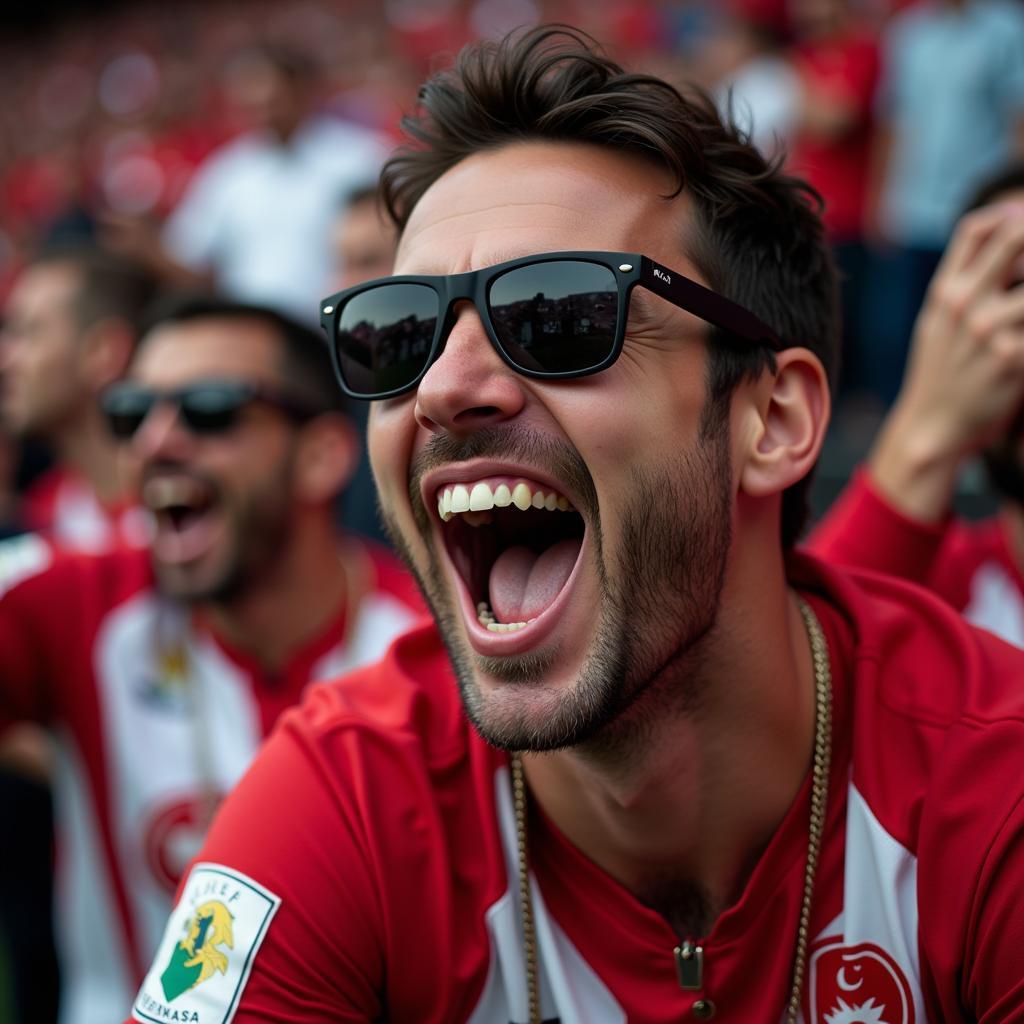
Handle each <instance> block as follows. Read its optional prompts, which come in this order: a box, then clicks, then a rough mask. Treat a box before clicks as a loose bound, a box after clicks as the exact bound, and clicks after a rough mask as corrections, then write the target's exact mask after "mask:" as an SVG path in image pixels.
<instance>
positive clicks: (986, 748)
mask: <svg viewBox="0 0 1024 1024" xmlns="http://www.w3.org/2000/svg"><path fill="white" fill-rule="evenodd" d="M966 730H970V731H975V735H974V736H972V737H971V738H970V740H969V741H968V742H967V743H959V744H957V746H956V749H955V750H951V751H950V752H949V753H948V756H945V757H944V758H943V764H942V766H941V767H940V768H939V770H938V772H937V773H936V775H937V778H936V787H937V791H939V792H941V793H942V798H941V800H937V801H934V802H933V804H934V806H935V807H936V810H935V811H934V812H926V813H925V815H924V817H923V818H922V822H921V830H922V846H923V847H924V846H927V847H929V848H930V849H931V850H932V851H934V854H933V855H932V856H930V857H927V858H925V857H922V860H921V862H920V873H919V878H918V890H919V899H918V902H919V905H920V907H921V941H922V944H923V946H924V949H923V953H924V955H923V956H922V962H923V963H924V964H926V965H927V969H926V974H925V977H924V978H923V979H922V980H923V982H924V984H925V990H926V992H929V990H930V995H931V1001H932V1005H933V1008H934V1009H935V1010H936V1013H935V1019H940V1020H972V1021H977V1022H978V1024H997V1022H998V1024H1020V1022H1024V915H1022V914H1021V912H1020V894H1021V891H1022V890H1024V789H1022V787H1021V785H1020V782H1019V780H1020V779H1021V777H1022V776H1021V772H1020V750H1021V746H1022V741H1024V726H1022V723H1020V722H1017V721H1007V722H1003V723H1001V724H1000V725H999V726H998V727H995V728H992V727H990V728H987V729H984V730H982V729H977V730H973V729H972V726H970V725H968V726H967V727H966ZM1008 768H1009V770H1007V769H1008Z"/></svg>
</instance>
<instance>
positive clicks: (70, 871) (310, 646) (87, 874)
mask: <svg viewBox="0 0 1024 1024" xmlns="http://www.w3.org/2000/svg"><path fill="white" fill-rule="evenodd" d="M330 370H331V368H330V360H329V359H328V357H327V353H326V351H325V349H324V346H323V342H322V340H321V339H320V338H318V337H317V336H316V335H315V334H313V333H312V332H311V331H308V330H307V329H306V328H304V327H301V326H299V325H298V324H295V323H292V322H291V321H289V320H287V319H286V318H285V317H283V316H280V315H278V314H277V313H274V312H271V311H270V310H267V309H264V308H262V307H255V306H244V305H238V304H237V303H230V302H221V301H219V300H216V299H207V298H203V299H197V300H189V301H185V302H183V303H179V304H177V305H176V306H175V307H174V308H168V309H166V310H165V311H164V313H163V314H162V315H161V317H160V318H159V320H158V322H157V323H156V325H155V326H154V327H153V328H152V329H151V330H149V331H148V332H147V333H146V335H145V336H144V337H143V338H142V339H141V341H140V343H139V347H138V349H137V350H136V353H135V356H134V358H133V360H132V362H131V364H130V367H129V370H128V374H127V377H126V378H125V379H123V380H122V381H120V382H118V383H116V384H113V385H112V386H111V387H110V388H108V389H107V390H106V391H105V392H104V393H103V396H102V406H103V410H104V413H105V415H106V418H107V421H108V425H109V427H110V428H112V431H113V433H114V435H115V436H116V437H117V438H119V439H120V440H121V441H122V442H123V443H124V445H125V447H126V448H127V449H128V452H129V454H130V455H131V456H132V458H133V461H134V462H135V464H136V466H137V468H138V471H139V487H138V493H139V494H140V497H141V501H142V503H143V505H144V507H145V508H146V509H147V510H148V511H149V513H150V514H151V515H152V519H153V524H154V525H153V531H152V534H153V535H152V541H151V544H150V545H149V546H148V549H141V548H129V547H121V548H117V549H114V550H112V551H110V552H106V553H104V554H102V555H96V556H84V555H76V556H72V555H67V554H65V555H61V554H59V553H58V552H56V551H55V550H54V548H53V547H52V545H51V544H50V543H49V542H48V541H46V540H43V539H42V538H40V537H39V536H37V535H26V536H25V537H23V538H18V539H15V540H13V541H8V542H7V544H6V545H4V546H3V547H2V548H0V565H2V566H3V570H4V572H3V593H2V595H0V726H2V725H3V724H4V723H5V719H6V720H12V719H13V720H28V721H33V722H37V723H39V724H42V725H46V726H50V727H52V728H53V729H54V730H55V732H56V734H57V736H58V737H59V739H60V741H61V742H60V745H59V746H60V757H59V759H58V768H57V772H56V774H55V778H54V795H55V805H56V810H57V823H56V824H57V832H58V834H57V845H58V850H57V853H58V856H57V869H58V876H57V886H56V918H57V931H58V952H59V954H60V960H61V974H62V991H61V1020H62V1021H64V1022H67V1024H94V1022H98V1021H110V1020H116V1019H117V1017H118V1015H119V1014H120V1013H122V1012H123V1007H124V1005H125V1004H126V1003H127V1002H128V1001H129V1000H130V999H131V994H132V992H133V991H134V990H135V989H136V988H137V986H138V984H139V982H140V979H141V977H142V975H143V973H144V970H145V967H146V965H147V964H148V962H149V959H150V957H151V956H152V955H153V951H154V949H155V948H156V945H157V941H158V940H159V937H160V934H161V930H162V927H163V924H164V921H165V920H166V917H167V913H168V909H169V907H170V905H171V901H172V898H173V895H174V891H175V888H176V886H177V884H178V882H179V880H180V875H181V871H182V869H183V868H184V867H185V866H186V865H187V863H188V861H189V859H190V857H191V855H192V854H193V853H194V852H195V850H196V849H197V848H198V844H199V843H200V841H201V840H202V837H203V834H204V832H205V829H206V826H207V825H208V823H209V820H210V817H211V815H212V813H213V809H214V807H215V806H216V804H217V802H218V801H219V799H220V798H221V796H222V795H223V794H224V793H225V792H227V790H228V789H230V787H231V786H232V784H233V783H234V782H235V781H236V779H237V778H238V777H239V776H240V775H241V774H242V772H243V771H244V770H245V768H246V767H247V766H248V764H249V762H250V760H251V759H252V757H253V755H254V754H255V752H256V750H257V748H258V746H259V744H260V742H261V740H262V738H263V736H264V735H265V733H266V732H267V731H268V730H269V729H270V727H271V726H272V724H273V723H274V721H275V719H276V718H277V716H278V715H279V714H280V713H281V711H282V710H283V709H285V708H286V707H288V706H289V705H290V704H293V703H296V702H297V701H298V699H299V697H300V695H301V694H302V693H303V691H304V690H305V688H306V686H307V684H309V683H310V682H311V681H313V680H315V679H317V678H319V677H322V676H327V675H336V674H337V673H338V672H339V671H344V670H346V669H348V668H350V667H353V666H355V665H357V664H359V663H361V662H366V661H370V660H374V659H376V658H377V657H379V656H380V654H381V653H383V651H384V650H385V648H386V647H387V645H388V643H389V642H390V640H391V638H392V637H393V636H394V634H395V633H396V632H399V631H401V630H402V629H405V628H406V627H407V626H408V625H409V624H410V623H411V622H412V621H413V619H414V617H415V609H416V602H415V600H414V596H415V595H414V593H413V591H414V588H413V587H412V585H411V582H410V583H409V584H406V583H405V580H406V577H405V574H404V573H402V572H401V571H400V570H399V568H398V566H397V565H396V564H395V563H394V560H393V559H392V558H391V557H390V555H388V554H387V553H386V552H383V551H381V550H378V549H376V548H372V547H370V546H368V545H365V544H363V543H361V542H356V541H355V540H354V539H353V538H351V537H339V536H338V533H337V530H336V529H335V519H334V504H335V499H336V497H337V495H338V493H339V492H340V491H341V489H342V488H343V487H344V485H345V482H346V481H347V479H348V477H349V474H350V473H351V470H352V467H353V464H354V461H355V459H356V458H357V454H356V453H357V446H356V441H355V434H354V430H353V428H352V427H351V425H350V424H349V422H348V420H347V418H346V417H345V415H344V414H343V403H342V402H339V400H338V399H339V398H340V397H341V396H340V394H339V393H338V392H337V390H336V389H335V388H334V387H333V385H332V384H331V380H330ZM17 938H18V936H17V933H15V934H14V935H13V936H12V941H17Z"/></svg>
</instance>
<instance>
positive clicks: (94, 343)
mask: <svg viewBox="0 0 1024 1024" xmlns="http://www.w3.org/2000/svg"><path fill="white" fill-rule="evenodd" d="M134 347H135V332H134V330H133V329H132V327H131V325H130V324H128V323H127V322H126V321H124V320H121V319H119V318H118V317H105V318H104V319H102V320H98V321H97V322H96V323H94V324H93V325H92V326H91V327H90V328H89V329H88V330H87V331H86V332H85V333H84V334H83V335H82V338H81V345H80V349H79V351H80V352H81V356H80V366H81V368H82V374H83V376H84V378H85V379H86V380H87V381H88V382H89V385H90V387H91V388H92V390H93V391H94V392H96V391H101V390H102V389H103V388H105V387H106V386H107V385H108V384H110V383H111V382H112V381H115V380H117V379H118V378H120V377H123V376H124V374H125V371H126V370H127V369H128V363H129V362H130V361H131V357H132V350H133V348H134Z"/></svg>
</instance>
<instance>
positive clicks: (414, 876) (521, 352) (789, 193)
mask: <svg viewBox="0 0 1024 1024" xmlns="http://www.w3.org/2000/svg"><path fill="white" fill-rule="evenodd" d="M421 106H422V109H421V112H420V115H419V117H418V118H417V119H415V120H413V121H412V122H411V123H410V125H409V128H410V130H411V132H412V135H413V138H414V139H415V143H416V144H415V146H414V147H412V148H411V149H409V150H408V151H407V152H406V153H404V155H399V156H398V157H396V158H395V159H393V160H392V161H391V163H390V165H389V167H388V168H387V169H386V171H385V176H384V187H385V191H386V195H387V197H388V200H389V203H390V207H391V209H392V211H393V213H394V215H395V218H396V220H397V222H398V224H399V226H400V229H401V241H400V244H399V251H398V255H397V259H396V270H397V272H398V274H399V276H397V277H393V278H385V279H379V280H377V281H375V282H372V283H369V284H366V285H362V286H359V287H356V288H355V289H350V290H347V291H345V292H341V293H339V294H337V295H334V296H332V297H331V298H329V299H327V300H325V301H324V303H323V304H322V306H321V314H322V318H323V323H324V326H325V327H326V329H327V333H328V337H329V339H330V342H331V345H332V350H333V354H334V359H335V365H336V369H337V372H338V375H339V378H340V380H341V382H342V385H343V387H344V389H345V390H346V391H347V392H348V393H349V394H351V395H355V396H358V397H361V398H365V399H374V400H376V402H375V405H374V406H373V412H372V415H371V422H370V451H371V457H372V460H373V465H374V471H375V475H376V479H377V483H378V487H379V490H380V500H381V504H382V507H383V509H384V512H385V514H386V517H387V519H388V522H389V524H390V529H391V532H392V534H393V535H394V537H395V539H396V541H398V542H399V544H400V546H401V548H402V549H403V551H404V554H405V558H406V560H407V561H408V563H409V564H410V566H412V568H413V569H414V570H415V572H416V574H417V576H418V577H419V581H420V584H421V586H422V589H423V591H424V593H425V594H426V595H427V597H428V599H429V601H430V604H431V606H432V609H433V613H434V619H435V623H434V624H431V625H430V626H429V627H427V628H421V629H419V630H417V631H414V632H411V633H409V634H407V635H406V636H404V637H403V638H402V639H401V640H399V641H398V642H397V643H396V644H395V645H394V646H393V647H392V648H391V650H390V652H389V654H388V655H387V656H386V658H385V659H384V660H383V661H382V662H381V663H379V664H378V665H377V666H375V667H373V668H370V669H367V670H365V671H363V672H362V673H360V674H358V675H356V676H353V677H349V678H348V679H346V680H344V681H342V682H341V683H339V684H337V685H334V686H330V687H323V688H319V689H318V690H317V692H316V693H315V694H314V695H313V696H312V697H311V699H310V700H309V701H308V702H307V703H306V704H305V706H304V707H303V708H302V709H301V710H299V711H297V712H293V713H291V714H290V715H289V716H288V717H287V719H285V720H284V721H283V722H282V725H281V727H280V728H279V729H278V730H277V731H276V733H275V735H274V736H273V737H272V738H271V740H270V741H269V743H268V745H267V746H266V747H265V748H264V750H263V751H262V752H261V754H260V756H259V757H258V758H257V760H256V762H255V764H254V766H253V768H252V769H251V770H250V772H249V773H248V774H247V776H246V777H245V779H244V780H242V782H241V783H240V785H239V787H238V788H237V789H236V790H235V791H234V793H233V794H232V795H231V797H230V798H229V799H228V801H227V802H226V804H225V805H224V806H223V808H222V810H221V813H220V815H219V817H218V819H217V821H216V822H215V824H214V826H213V828H212V830H211V833H210V836H209V838H208V841H207V843H206V846H205V848H204V850H203V852H202V854H201V855H200V858H199V860H198V861H197V862H196V863H195V864H194V865H193V867H192V870H191V872H190V874H189V875H188V876H187V878H186V880H185V882H184V883H183V885H182V887H181V889H180V891H179V899H178V905H177V907H176V909H175V911H174V913H173V915H172V918H171V920H170V923H169V924H168V927H167V930H166V932H165V934H164V939H163V942H162V944H161V946H160V949H159V951H158V953H157V956H156V958H155V960H154V963H153V966H152V967H151V969H150V973H149V974H148V975H147V978H146V981H145V982H144V984H143V987H142V989H141V991H140V993H139V995H138V997H137V998H136V1001H135V1004H134V1009H133V1016H134V1018H135V1019H136V1020H139V1021H164V1020H167V1019H170V1018H171V1016H172V1015H174V1014H178V1019H179V1020H182V1019H195V1020H201V1021H202V1022H203V1024H207V1022H210V1021H218V1022H222V1021H228V1020H230V1019H234V1020H235V1021H247V1022H248V1021H264V1020H277V1021H300V1020H301V1021H304V1022H308V1021H324V1022H326V1021H340V1020H344V1021H377V1020H382V1019H387V1020H396V1021H398V1020H401V1021H410V1020H415V1021H436V1022H446V1024H450V1022H453V1021H472V1022H502V1024H507V1022H509V1021H516V1022H519V1024H522V1022H525V1021H531V1022H539V1021H542V1020H546V1021H551V1020H561V1021H563V1022H567V1021H581V1022H582V1021H585V1022H602V1024H605V1022H615V1021H626V1020H629V1021H631V1022H636V1021H680V1020H689V1019H696V1020H708V1019H711V1018H719V1019H721V1020H724V1021H744V1022H769V1024H778V1022H780V1021H796V1020H800V1019H803V1020H804V1021H814V1022H815V1024H822V1022H824V1021H830V1022H835V1021H839V1020H854V1019H857V1020H878V1021H883V1020H884V1021H886V1022H897V1021H898V1022H901V1024H907V1022H910V1021H923V1020H926V1019H927V1020H932V1021H939V1020H943V1021H968V1020H970V1021H982V1020H984V1021H995V1020H999V1021H1008V1020H1020V1019H1024V988H1022V983H1021V978H1022V977H1024V920H1022V917H1021V915H1020V914H1019V913H1018V912H1017V904H1018V900H1019V892H1020V887H1021V883H1022V880H1024V861H1022V858H1021V855H1020V850H1019V847H1020V835H1021V827H1022V824H1024V805H1022V800H1021V797H1022V795H1024V782H1022V781H1021V772H1020V750H1021V744H1022V741H1024V716H1022V712H1024V692H1022V688H1021V686H1020V680H1021V678H1022V676H1024V660H1022V656H1021V654H1020V652H1019V651H1016V650H1015V649H1013V648H1010V647H1009V646H1007V645H1004V644H1003V643H1002V642H1000V641H998V640H996V639H995V638H993V637H991V636H989V635H987V634H984V633H981V632H976V631H974V630H973V629H972V628H971V627H969V626H968V625H966V624H965V623H964V622H963V621H962V620H961V619H960V618H959V617H958V616H957V615H956V613H955V612H954V611H953V610H952V609H951V608H949V606H947V605H945V604H943V603H941V602H940V601H938V600H937V599H935V598H934V597H932V596H931V595H930V594H928V593H926V592H925V591H922V590H918V589H915V588H913V587H912V586H911V585H908V584H905V583H902V582H899V581H895V580H890V579H888V578H886V577H882V576H865V577H864V578H857V577H853V576H849V575H845V574H842V573H839V572H836V571H832V570H831V569H829V568H827V567H825V566H823V565H821V564H819V563H818V562H815V561H813V560H811V559H810V558H806V557H805V558H800V557H793V556H792V555H791V554H790V548H791V546H792V543H793V540H794V538H795V537H796V535H797V533H798V531H799V529H800V526H801V519H802V507H803V492H804V489H805V487H806V479H807V475H808V473H809V472H810V471H811V469H812V467H813V465H814V461H815V458H816V456H817V453H818V450H819V448H820V445H821V439H822V435H823V432H824V430H825V426H826V423H827V421H828V415H829V394H828V368H829V367H830V366H831V364H832V361H833V352H834V347H835V336H836V316H835V309H834V301H833V292H834V287H833V286H834V279H833V273H832V270H831V267H830V264H829V260H828V257H827V255H826V248H825V245H824V243H823V240H822V234H821V227H820V223H819V220H818V218H817V216H816V214H815V213H814V212H813V211H812V209H811V207H810V205H809V203H808V200H807V194H806V190H805V189H804V188H803V187H802V186H801V185H800V183H798V182H796V181H794V180H792V179H789V178H787V177H785V176H784V175H782V174H781V173H780V172H779V171H778V169H777V168H776V167H773V166H769V165H766V163H765V161H764V160H763V158H762V157H760V156H759V155H758V153H757V152H756V151H755V150H754V149H753V148H752V147H751V146H749V145H748V144H747V143H746V142H745V141H744V140H743V139H742V138H741V137H739V136H737V134H736V133H735V132H734V131H732V130H731V129H730V128H728V127H727V126H723V125H722V124H721V122H720V121H719V119H718V117H717V115H716V114H715V113H714V111H713V109H712V107H711V106H710V105H709V104H708V103H707V102H706V101H705V100H703V99H702V98H699V97H698V98H686V97H684V96H682V95H680V94H679V93H678V92H677V91H676V90H675V89H673V88H671V87H670V86H668V85H667V84H665V83H663V82H661V81H659V80H657V79H654V78H649V77H646V76H637V75H629V74H626V73H625V72H623V71H622V70H621V69H620V68H619V67H618V66H616V65H615V64H614V63H612V62H611V61H609V60H608V59H606V58H605V57H604V56H602V55H601V54H600V53H598V52H596V51H595V50H594V49H592V48H591V47H590V46H589V45H588V43H587V42H586V41H585V40H584V39H582V38H581V37H580V36H579V35H577V34H576V33H574V32H572V31H568V32H566V31H565V30H553V29H537V30H533V31H532V32H530V33H527V34H525V35H520V36H515V37H512V38H511V39H509V40H506V41H504V42H503V43H501V44H498V45H486V44H485V45H481V46H478V47H476V48H473V49H470V50H468V51H467V52H465V53H464V54H463V55H462V57H461V58H460V60H459V62H458V64H457V65H456V67H455V69H454V70H453V71H450V72H445V73H442V74H440V75H439V76H438V77H435V78H434V79H433V80H432V81H431V82H430V83H429V84H428V85H427V86H426V87H425V89H424V90H423V91H422V93H421ZM460 696H461V700H460V699H459V697H460ZM987 779H993V780H998V784H997V785H987V784H986V783H984V782H982V781H981V780H987ZM190 1014H195V1016H194V1017H192V1016H189V1015H190Z"/></svg>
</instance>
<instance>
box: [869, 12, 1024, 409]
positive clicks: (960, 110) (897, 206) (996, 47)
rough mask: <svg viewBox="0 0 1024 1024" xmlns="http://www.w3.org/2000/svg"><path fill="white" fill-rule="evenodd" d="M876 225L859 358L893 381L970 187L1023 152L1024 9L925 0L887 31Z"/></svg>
mask: <svg viewBox="0 0 1024 1024" xmlns="http://www.w3.org/2000/svg"><path fill="white" fill-rule="evenodd" d="M883 42H884V49H883V75H882V85H881V89H880V94H879V100H880V102H879V105H878V111H879V118H880V145H879V151H878V172H877V173H878V175H879V189H880V195H879V201H880V207H879V210H878V213H877V215H876V218H875V223H876V230H877V232H878V235H879V237H880V238H881V239H883V240H885V241H886V242H887V243H888V244H889V246H890V248H889V250H888V251H887V252H885V253H882V254H881V255H880V260H879V262H878V265H877V267H875V268H874V269H873V271H872V284H871V292H872V294H871V304H870V306H869V308H868V309H867V310H866V311H865V318H866V320H867V322H868V323H869V324H870V325H871V330H870V332H868V333H867V334H866V335H865V339H866V342H868V343H870V348H869V349H867V350H866V351H865V358H866V359H867V360H869V361H870V363H871V364H872V365H873V366H875V367H877V368H878V370H879V373H880V374H881V381H880V384H879V393H880V397H881V398H882V399H883V401H885V402H886V403H888V402H890V401H891V400H892V399H893V397H894V396H895V393H896V391H897V389H898V387H899V381H900V376H901V373H902V369H903V362H904V359H905V354H906V349H907V344H908V341H909V337H910V331H911V327H912V324H913V321H914V316H915V315H916V313H917V310H918V308H919V307H920V304H921V299H922V297H923V296H924V292H925V289H926V288H927V285H928V281H929V279H930V278H931V275H932V273H933V272H934V270H935V267H936V265H937V264H938V261H939V258H940V257H941V255H942V250H943V247H944V246H945V244H946V242H947V240H948V238H949V235H950V232H951V230H952V228H953V224H954V222H955V220H956V218H957V216H958V214H959V212H960V211H961V210H962V209H963V208H964V206H965V204H966V203H967V201H968V199H969V198H970V196H971V193H972V192H973V191H974V190H975V189H976V188H977V187H978V185H979V183H980V182H981V181H982V180H983V179H985V178H986V177H987V176H988V175H990V174H992V173H994V172H995V171H996V170H997V169H998V168H999V167H1000V166H1001V165H1003V164H1004V163H1005V162H1007V161H1008V160H1009V159H1010V158H1011V155H1012V154H1013V153H1014V152H1016V153H1024V6H1022V5H1021V4H1020V3H1019V2H1016V0H926V2H922V3H919V4H916V5H914V6H912V7H909V8H908V9H907V10H905V11H903V12H901V13H900V14H898V15H896V16H895V18H894V19H893V20H892V21H891V22H890V24H889V26H888V28H887V30H886V32H885V35H884V40H883Z"/></svg>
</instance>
